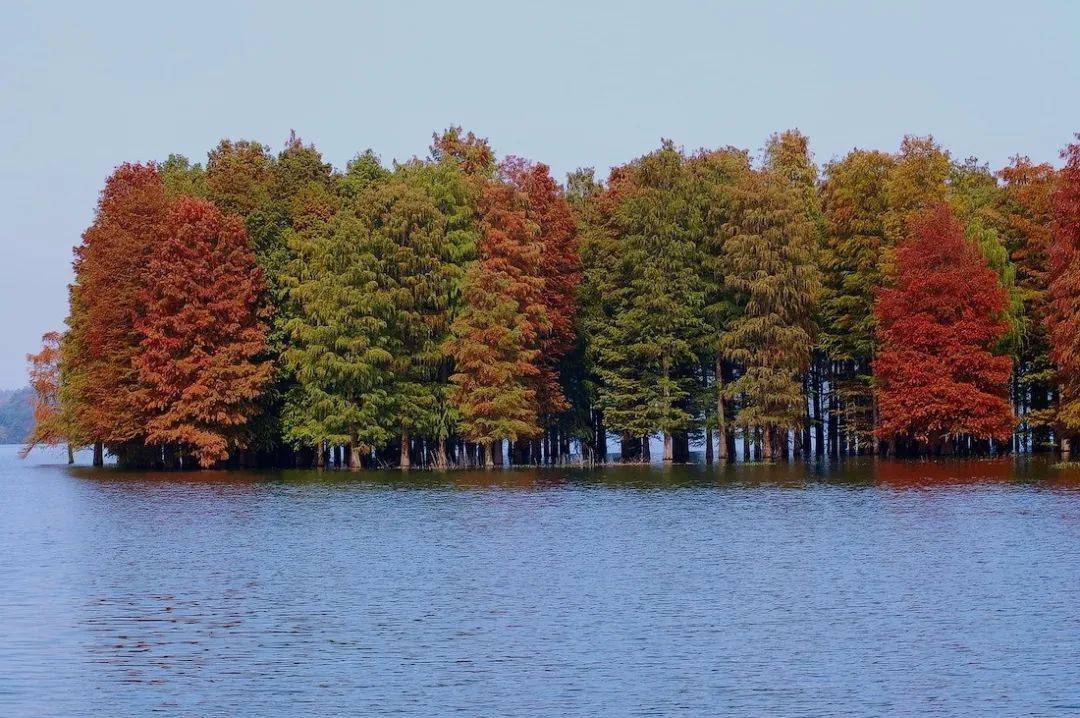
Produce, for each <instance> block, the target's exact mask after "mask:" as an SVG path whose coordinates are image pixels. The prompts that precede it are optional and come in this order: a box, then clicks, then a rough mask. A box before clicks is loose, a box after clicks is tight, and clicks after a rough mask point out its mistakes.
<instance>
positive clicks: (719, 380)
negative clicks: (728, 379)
mask: <svg viewBox="0 0 1080 718" xmlns="http://www.w3.org/2000/svg"><path fill="white" fill-rule="evenodd" d="M726 424H727V422H726V419H725V417H724V361H723V359H721V358H720V354H719V352H717V354H716V451H717V457H718V458H719V459H720V461H721V462H724V461H725V460H726V459H727V426H726ZM709 446H710V447H711V442H710V444H709ZM705 458H706V460H707V461H709V463H712V461H711V459H712V457H711V456H709V455H708V454H707V455H706V457H705Z"/></svg>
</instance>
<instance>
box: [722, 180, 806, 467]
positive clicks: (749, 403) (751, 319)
mask: <svg viewBox="0 0 1080 718" xmlns="http://www.w3.org/2000/svg"><path fill="white" fill-rule="evenodd" d="M813 231H814V227H813V224H812V223H811V221H810V219H809V217H808V215H807V211H806V202H805V195H804V193H803V192H801V191H800V190H799V188H798V187H796V186H795V185H793V184H792V183H791V182H790V181H789V180H788V179H787V178H786V177H784V176H783V175H778V174H777V173H775V172H772V171H769V170H763V171H759V172H751V173H748V174H747V175H746V176H745V177H744V179H743V181H742V182H741V183H740V185H739V186H738V188H737V190H736V192H735V195H734V208H733V214H732V220H731V221H730V222H729V223H728V224H727V225H726V227H725V231H724V255H723V256H724V263H725V270H726V271H725V280H726V281H725V285H726V287H727V289H728V291H729V292H731V293H732V295H733V296H734V297H735V300H736V302H737V304H738V306H739V312H738V314H737V315H736V316H735V317H734V318H733V319H732V320H731V321H730V322H729V324H728V328H727V332H725V333H724V334H723V335H721V337H720V346H721V349H722V350H723V352H724V356H725V358H726V359H727V360H729V361H731V362H733V363H735V364H737V365H739V366H741V367H742V368H743V373H742V374H741V376H739V377H738V378H737V379H735V381H733V382H732V383H731V384H729V385H728V386H727V388H726V393H727V395H728V396H729V397H732V398H734V397H741V398H742V402H743V406H742V409H741V411H740V412H739V417H738V421H739V423H740V424H742V425H743V427H744V428H748V429H760V430H761V432H762V438H763V441H764V456H765V458H766V459H772V458H774V457H775V455H776V449H777V448H778V447H777V445H776V444H777V441H778V439H779V438H780V437H781V434H780V431H782V430H787V429H793V428H796V427H797V426H799V425H800V424H801V422H802V421H803V417H804V413H805V398H804V395H803V387H802V381H801V376H802V374H803V373H804V372H805V371H806V369H807V366H808V364H809V361H810V353H811V350H812V349H813V346H814V331H815V328H814V325H813V316H814V311H815V306H816V304H817V302H818V299H819V296H820V293H821V282H820V276H819V273H818V270H817V267H816V266H815V264H814V248H813V242H812V236H813Z"/></svg>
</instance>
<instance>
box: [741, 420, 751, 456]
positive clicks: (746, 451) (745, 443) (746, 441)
mask: <svg viewBox="0 0 1080 718" xmlns="http://www.w3.org/2000/svg"><path fill="white" fill-rule="evenodd" d="M751 458H752V457H751V456H750V427H749V426H744V427H743V429H742V460H743V461H744V462H747V461H750V460H751Z"/></svg>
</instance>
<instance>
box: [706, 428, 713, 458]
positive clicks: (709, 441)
mask: <svg viewBox="0 0 1080 718" xmlns="http://www.w3.org/2000/svg"><path fill="white" fill-rule="evenodd" d="M712 464H713V447H712V429H705V465H706V466H712Z"/></svg>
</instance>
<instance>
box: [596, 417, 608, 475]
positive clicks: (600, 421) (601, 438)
mask: <svg viewBox="0 0 1080 718" xmlns="http://www.w3.org/2000/svg"><path fill="white" fill-rule="evenodd" d="M594 415H595V419H594V421H593V454H594V456H593V460H594V461H597V462H599V463H601V464H603V463H606V462H607V430H606V429H605V428H604V414H603V412H601V411H596V412H594Z"/></svg>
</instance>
